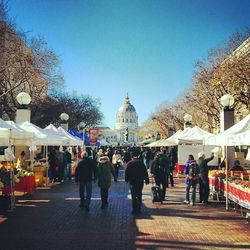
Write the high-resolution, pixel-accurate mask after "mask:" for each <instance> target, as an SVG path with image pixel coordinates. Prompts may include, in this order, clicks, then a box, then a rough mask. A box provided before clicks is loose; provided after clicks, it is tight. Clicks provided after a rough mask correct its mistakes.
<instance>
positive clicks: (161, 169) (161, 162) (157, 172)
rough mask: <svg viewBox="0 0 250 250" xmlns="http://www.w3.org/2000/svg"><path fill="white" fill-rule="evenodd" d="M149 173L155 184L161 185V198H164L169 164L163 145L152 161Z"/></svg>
mask: <svg viewBox="0 0 250 250" xmlns="http://www.w3.org/2000/svg"><path fill="white" fill-rule="evenodd" d="M151 174H153V176H154V178H155V184H156V185H157V186H159V187H162V200H165V196H166V189H167V185H168V177H169V175H170V164H169V159H168V156H167V155H166V150H165V148H164V147H161V149H160V153H158V155H157V156H156V158H155V159H154V161H153V163H152V166H151Z"/></svg>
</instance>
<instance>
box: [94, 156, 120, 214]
mask: <svg viewBox="0 0 250 250" xmlns="http://www.w3.org/2000/svg"><path fill="white" fill-rule="evenodd" d="M111 175H113V177H114V181H115V182H117V178H116V175H115V171H114V167H113V165H112V164H111V162H110V160H109V157H108V156H106V155H103V156H100V158H99V162H98V165H97V179H98V186H99V187H100V191H101V200H102V206H101V208H102V209H104V208H105V207H106V206H107V205H108V190H109V188H110V186H111Z"/></svg>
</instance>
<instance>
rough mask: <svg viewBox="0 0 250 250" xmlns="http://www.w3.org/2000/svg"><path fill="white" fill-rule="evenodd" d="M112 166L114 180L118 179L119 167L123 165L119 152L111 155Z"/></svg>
mask: <svg viewBox="0 0 250 250" xmlns="http://www.w3.org/2000/svg"><path fill="white" fill-rule="evenodd" d="M112 164H113V166H114V169H115V174H116V178H117V179H118V177H119V170H120V168H121V166H122V165H123V161H122V156H121V153H120V151H119V150H116V151H115V153H114V154H113V157H112Z"/></svg>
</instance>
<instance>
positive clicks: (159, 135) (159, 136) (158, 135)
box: [156, 131, 161, 141]
mask: <svg viewBox="0 0 250 250" xmlns="http://www.w3.org/2000/svg"><path fill="white" fill-rule="evenodd" d="M160 139H161V134H160V132H159V131H157V134H156V140H157V141H159V140H160Z"/></svg>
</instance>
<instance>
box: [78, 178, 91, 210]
mask: <svg viewBox="0 0 250 250" xmlns="http://www.w3.org/2000/svg"><path fill="white" fill-rule="evenodd" d="M79 184H80V185H79V193H80V206H81V207H84V206H85V207H86V208H89V204H90V200H91V195H92V181H87V182H83V181H80V183H79ZM85 187H86V199H85Z"/></svg>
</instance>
